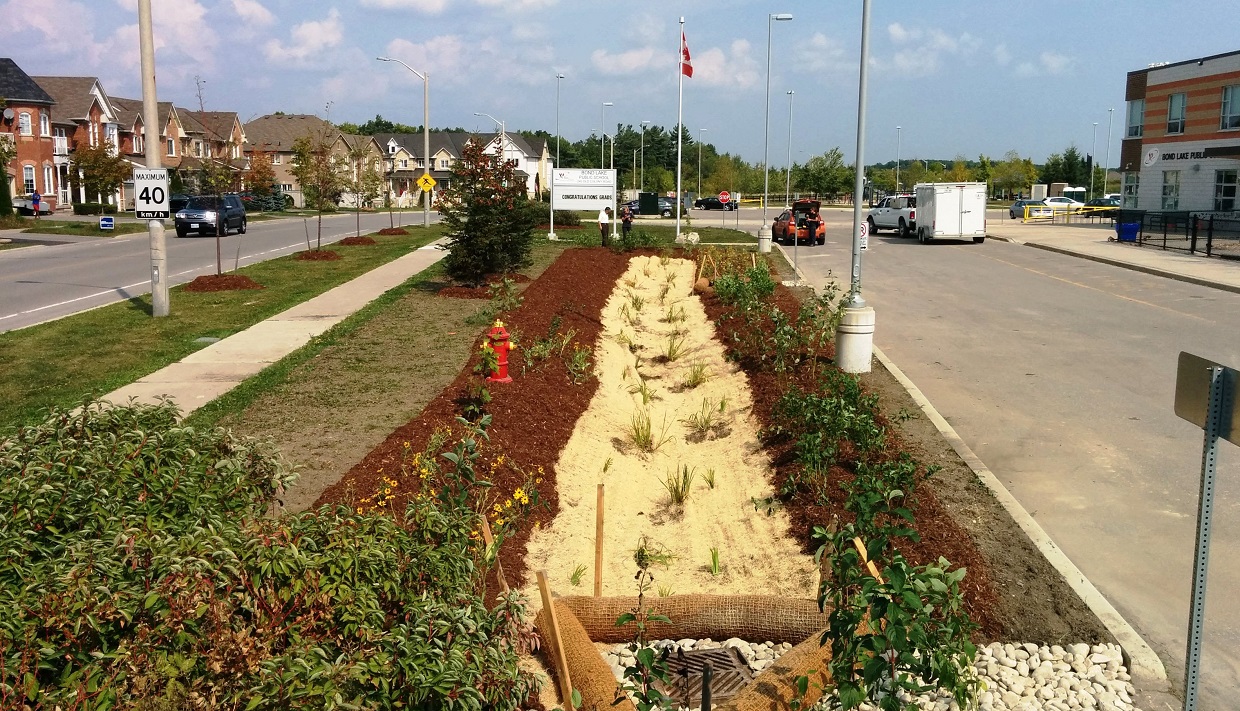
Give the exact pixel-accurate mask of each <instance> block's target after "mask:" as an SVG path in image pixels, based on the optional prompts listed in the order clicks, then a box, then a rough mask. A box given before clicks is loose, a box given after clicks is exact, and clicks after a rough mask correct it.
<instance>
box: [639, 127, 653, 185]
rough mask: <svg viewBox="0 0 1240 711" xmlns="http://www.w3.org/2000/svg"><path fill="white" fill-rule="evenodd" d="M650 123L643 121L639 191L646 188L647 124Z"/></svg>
mask: <svg viewBox="0 0 1240 711" xmlns="http://www.w3.org/2000/svg"><path fill="white" fill-rule="evenodd" d="M648 123H650V122H649V121H642V175H641V181H640V182H641V185H639V186H637V192H639V193H640V192H642V191H644V190H645V189H646V124H648Z"/></svg>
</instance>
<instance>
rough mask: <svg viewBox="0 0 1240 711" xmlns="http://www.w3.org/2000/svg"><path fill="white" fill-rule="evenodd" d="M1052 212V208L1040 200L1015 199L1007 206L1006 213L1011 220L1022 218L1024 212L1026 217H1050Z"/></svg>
mask: <svg viewBox="0 0 1240 711" xmlns="http://www.w3.org/2000/svg"><path fill="white" fill-rule="evenodd" d="M1054 212H1055V210H1054V208H1052V207H1050V206H1049V205H1047V204H1046V203H1045V202H1043V201H1041V200H1017V201H1016V202H1014V203H1012V206H1011V207H1009V208H1008V215H1009V216H1011V218H1012V219H1013V220H1021V219H1024V218H1025V217H1026V213H1028V215H1027V216H1028V217H1050V216H1051V215H1053V214H1054Z"/></svg>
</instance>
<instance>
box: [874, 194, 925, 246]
mask: <svg viewBox="0 0 1240 711" xmlns="http://www.w3.org/2000/svg"><path fill="white" fill-rule="evenodd" d="M865 221H866V223H867V224H868V225H869V228H870V234H878V231H879V230H895V231H896V232H898V233H899V234H900V236H901V237H908V236H909V235H910V234H912V233H913V230H915V229H917V196H915V195H891V196H888V197H885V198H883V199H882V200H880V201H879V202H878V204H877V205H875V206H874V207H872V208H870V212H869V214H868V215H867V216H866V218H865Z"/></svg>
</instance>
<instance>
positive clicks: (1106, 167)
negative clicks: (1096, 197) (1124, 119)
mask: <svg viewBox="0 0 1240 711" xmlns="http://www.w3.org/2000/svg"><path fill="white" fill-rule="evenodd" d="M1114 116H1115V109H1114V108H1110V109H1107V164H1106V165H1104V166H1102V192H1104V193H1105V192H1106V191H1107V176H1109V175H1110V174H1111V119H1112V118H1113V117H1114Z"/></svg>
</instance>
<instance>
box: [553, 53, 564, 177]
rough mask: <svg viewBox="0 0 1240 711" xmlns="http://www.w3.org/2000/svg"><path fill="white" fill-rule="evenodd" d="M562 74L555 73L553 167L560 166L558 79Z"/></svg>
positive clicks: (561, 77)
mask: <svg viewBox="0 0 1240 711" xmlns="http://www.w3.org/2000/svg"><path fill="white" fill-rule="evenodd" d="M563 78H564V75H563V74H556V75H555V167H557V168H559V167H560V80H561V79H563Z"/></svg>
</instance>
